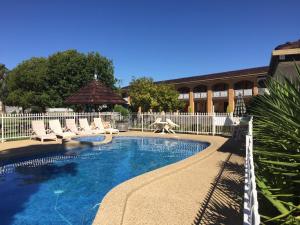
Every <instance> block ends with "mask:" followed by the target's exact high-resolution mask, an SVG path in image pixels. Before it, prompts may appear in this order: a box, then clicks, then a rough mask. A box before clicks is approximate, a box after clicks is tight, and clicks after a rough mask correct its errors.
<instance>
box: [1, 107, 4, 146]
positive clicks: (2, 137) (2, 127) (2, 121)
mask: <svg viewBox="0 0 300 225" xmlns="http://www.w3.org/2000/svg"><path fill="white" fill-rule="evenodd" d="M1 142H2V143H3V142H4V118H3V113H2V114H1Z"/></svg>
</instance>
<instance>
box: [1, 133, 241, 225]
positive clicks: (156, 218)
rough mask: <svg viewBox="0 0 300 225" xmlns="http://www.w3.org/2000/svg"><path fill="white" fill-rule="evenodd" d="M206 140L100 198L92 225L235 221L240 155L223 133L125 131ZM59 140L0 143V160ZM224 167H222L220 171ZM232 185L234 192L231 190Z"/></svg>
mask: <svg viewBox="0 0 300 225" xmlns="http://www.w3.org/2000/svg"><path fill="white" fill-rule="evenodd" d="M120 136H149V137H161V138H178V139H188V140H196V141H205V142H209V143H210V144H211V145H210V146H209V147H208V148H207V149H205V150H204V151H202V152H200V153H197V154H196V155H194V156H191V157H189V158H187V159H185V160H182V161H179V162H177V163H174V164H171V165H168V166H165V167H163V168H160V169H157V170H154V171H150V172H148V173H145V174H142V175H140V176H138V177H135V178H132V179H130V180H128V181H126V182H124V183H122V184H120V185H118V186H116V187H115V188H113V189H112V190H111V191H110V192H108V194H107V195H106V196H105V197H104V199H103V200H102V203H101V205H100V208H99V210H98V213H97V215H96V217H95V220H94V223H93V224H94V225H95V224H96V225H102V224H103V225H135V224H136V225H143V224H145V225H146V224H147V225H156V224H157V225H158V224H159V225H162V224H163V225H185V224H186V225H196V224H220V223H222V224H241V223H242V217H241V215H242V214H241V213H240V212H241V209H242V201H241V200H242V193H238V192H239V191H241V190H240V187H243V185H242V182H243V177H242V175H241V173H236V171H234V170H235V169H236V168H239V170H240V172H242V173H243V165H244V159H243V156H241V155H240V152H238V151H237V150H238V145H237V143H232V142H231V141H229V140H228V139H227V138H225V137H220V136H204V135H188V134H175V135H173V134H165V135H162V134H153V133H149V132H144V133H142V132H135V131H130V132H125V133H120ZM61 143H62V142H61V141H60V142H55V141H49V142H44V143H41V142H39V141H33V140H22V141H12V142H6V143H1V144H0V159H1V158H2V159H3V158H7V157H11V156H16V155H21V154H22V155H23V154H24V152H26V154H34V153H36V152H41V151H53V150H62V149H63V148H64V146H63V145H62V144H61ZM226 168H227V169H226ZM236 189H237V190H236Z"/></svg>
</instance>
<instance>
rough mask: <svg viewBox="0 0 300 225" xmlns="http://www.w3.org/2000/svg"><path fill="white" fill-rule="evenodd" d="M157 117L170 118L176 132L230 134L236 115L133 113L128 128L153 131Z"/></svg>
mask: <svg viewBox="0 0 300 225" xmlns="http://www.w3.org/2000/svg"><path fill="white" fill-rule="evenodd" d="M157 118H161V119H162V121H165V120H166V119H171V120H172V121H173V122H174V123H176V124H178V125H179V127H178V128H175V129H174V130H175V132H178V133H190V134H212V135H215V134H222V135H231V134H232V131H233V126H232V125H233V124H234V122H235V120H236V119H237V118H236V117H233V115H232V114H230V113H180V114H176V113H166V114H158V113H135V114H131V115H130V118H129V128H130V129H132V130H141V131H153V130H154V129H155V127H154V126H152V124H153V123H154V122H155V120H156V119H157Z"/></svg>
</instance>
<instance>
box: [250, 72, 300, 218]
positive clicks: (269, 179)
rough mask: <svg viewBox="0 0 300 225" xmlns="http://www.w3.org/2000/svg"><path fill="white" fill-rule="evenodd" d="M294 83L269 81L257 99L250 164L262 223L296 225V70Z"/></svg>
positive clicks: (299, 188) (299, 115)
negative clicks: (262, 93) (253, 165)
mask: <svg viewBox="0 0 300 225" xmlns="http://www.w3.org/2000/svg"><path fill="white" fill-rule="evenodd" d="M296 69H297V71H298V77H297V79H296V80H297V81H295V82H294V83H292V82H291V81H290V80H288V79H287V78H283V79H282V80H281V81H278V80H275V79H271V80H270V81H269V82H268V83H267V88H268V90H269V92H270V93H269V94H265V95H261V96H257V97H256V98H255V99H254V101H253V107H252V109H251V112H252V113H253V114H254V126H253V127H254V140H255V142H254V156H255V158H254V163H255V169H256V171H255V173H256V174H255V175H256V182H257V185H258V187H259V190H260V194H261V195H259V196H260V199H259V207H260V213H261V215H262V218H263V223H268V224H269V223H271V224H273V223H274V224H300V207H299V206H300V205H299V204H300V185H299V184H300V91H299V87H300V86H299V84H300V70H299V68H298V67H296Z"/></svg>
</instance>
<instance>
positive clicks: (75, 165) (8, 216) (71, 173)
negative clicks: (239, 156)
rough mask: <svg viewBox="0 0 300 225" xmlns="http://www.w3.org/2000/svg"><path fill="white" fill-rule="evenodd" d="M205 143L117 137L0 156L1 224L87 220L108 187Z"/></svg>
mask: <svg viewBox="0 0 300 225" xmlns="http://www.w3.org/2000/svg"><path fill="white" fill-rule="evenodd" d="M207 146H208V144H207V143H202V142H193V141H183V140H174V139H160V138H155V139H154V138H137V137H116V138H114V139H113V141H112V143H110V144H106V145H101V146H97V147H85V148H81V149H75V150H66V151H64V152H61V153H49V154H47V155H43V156H42V157H39V158H38V157H36V158H22V159H20V158H19V159H15V160H11V161H10V162H5V163H4V162H0V163H2V164H0V224H1V225H8V224H9V225H10V224H14V225H20V224H22V225H23V224H25V225H27V224H28V225H35V224H41V225H48V224H49V225H50V224H51V225H62V224H91V223H92V222H93V219H94V217H95V215H96V212H97V210H98V207H99V203H100V202H101V200H102V198H103V197H104V195H105V194H106V193H107V192H109V191H110V190H111V189H112V188H113V187H115V186H116V185H118V184H120V183H121V182H123V181H126V180H128V179H130V178H132V177H135V176H137V175H140V174H143V173H145V172H148V171H151V170H154V169H156V168H159V167H162V166H165V165H168V164H171V163H174V162H176V161H179V160H181V159H184V158H187V157H189V156H191V155H193V154H195V153H197V152H199V151H202V150H203V149H205V148H206V147H207Z"/></svg>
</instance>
